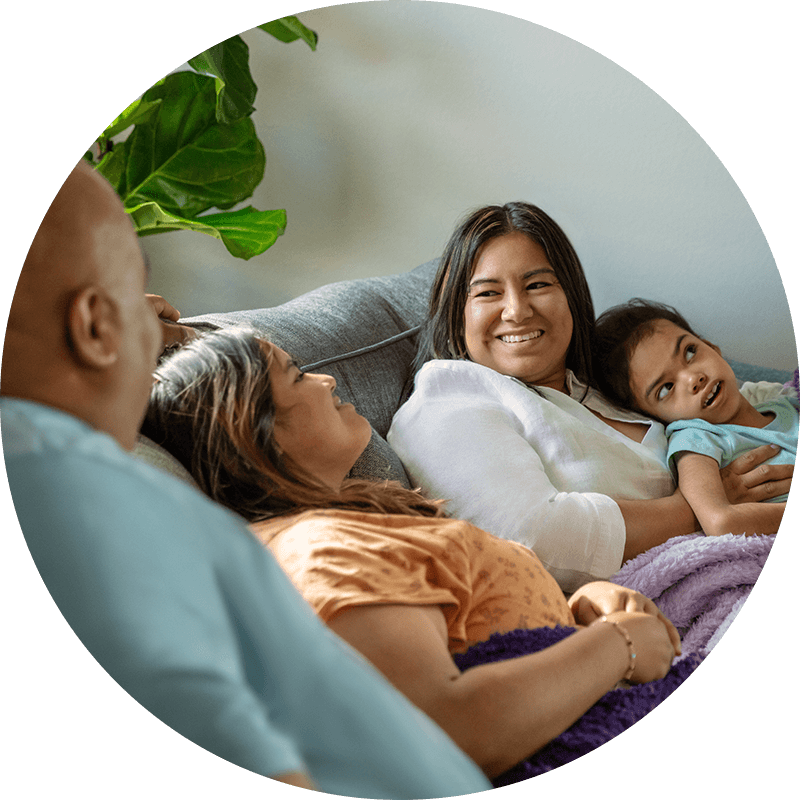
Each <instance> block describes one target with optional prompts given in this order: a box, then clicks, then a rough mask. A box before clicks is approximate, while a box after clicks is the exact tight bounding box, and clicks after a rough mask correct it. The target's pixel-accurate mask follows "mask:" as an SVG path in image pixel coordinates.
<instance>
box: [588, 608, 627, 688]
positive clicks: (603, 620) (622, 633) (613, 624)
mask: <svg viewBox="0 0 800 800" xmlns="http://www.w3.org/2000/svg"><path fill="white" fill-rule="evenodd" d="M592 625H604V626H608V627H609V628H612V629H613V630H614V635H615V636H618V637H620V639H621V641H622V642H623V643H624V645H625V651H626V653H627V657H628V661H627V666H626V668H625V674H624V675H623V676H622V680H624V681H629V680H630V679H631V678H632V677H633V673H634V671H635V670H636V649H635V647H634V644H633V639H631V635H630V633H629V632H628V629H627V628H626V627H625V626H624V625H623V624H622V623H620V622H619V621H617V620H614V619H609V617H607V616H605V615H603V616H602V617H599V618H598V619H596V620H595V621H594V622H593V623H592Z"/></svg>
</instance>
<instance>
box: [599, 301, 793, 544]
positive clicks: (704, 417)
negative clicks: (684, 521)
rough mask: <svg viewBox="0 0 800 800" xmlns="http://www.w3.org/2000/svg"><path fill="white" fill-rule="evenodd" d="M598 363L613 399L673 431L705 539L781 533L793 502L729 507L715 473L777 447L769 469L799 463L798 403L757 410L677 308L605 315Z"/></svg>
mask: <svg viewBox="0 0 800 800" xmlns="http://www.w3.org/2000/svg"><path fill="white" fill-rule="evenodd" d="M595 357H596V360H597V369H596V374H597V375H598V379H599V382H600V389H601V390H602V391H603V392H604V393H605V395H606V396H607V397H608V399H609V400H611V401H612V402H615V403H617V404H618V405H620V406H621V407H623V408H631V409H634V410H637V411H641V412H642V413H644V414H646V415H647V416H650V417H653V418H654V419H657V420H659V421H661V422H663V423H664V424H665V425H666V426H667V429H666V432H667V437H668V438H669V446H668V449H667V460H668V462H669V464H670V466H671V468H672V470H673V472H676V473H677V477H678V484H679V487H680V490H681V492H682V493H683V496H684V497H685V498H686V500H687V501H688V502H689V504H690V505H691V506H692V510H693V511H694V513H695V516H696V517H697V519H698V521H699V522H700V524H701V525H702V527H703V530H704V531H705V533H706V535H709V536H719V535H721V534H723V533H746V534H755V533H775V532H776V531H777V530H778V525H779V524H780V521H781V518H782V516H783V511H784V508H785V507H786V502H785V501H786V497H787V496H786V495H782V496H781V497H776V498H774V500H772V501H770V502H769V503H740V504H738V505H732V504H731V503H730V502H729V501H728V499H727V497H726V495H725V492H724V490H723V486H722V480H721V479H720V475H719V470H720V467H724V466H726V465H727V464H729V463H730V462H731V461H732V460H733V459H734V458H736V457H737V456H739V455H741V454H742V453H744V452H745V451H747V450H750V449H752V448H754V447H757V446H758V445H761V444H772V445H773V446H775V447H776V448H780V450H779V452H778V453H777V454H776V455H775V457H774V458H772V459H771V461H772V462H773V463H784V464H786V463H789V464H794V460H795V456H796V454H797V429H798V403H797V400H796V399H794V398H789V397H787V396H779V397H776V398H774V399H771V400H768V401H766V402H763V403H758V404H757V405H755V406H754V405H752V404H751V403H749V402H748V401H747V400H746V399H745V398H744V396H743V395H742V394H741V392H740V391H739V386H738V382H737V380H736V377H735V375H734V373H733V370H732V368H731V367H730V365H729V364H728V363H727V361H725V359H724V358H722V356H721V354H720V351H719V348H718V347H716V345H713V344H711V343H710V342H707V341H705V340H704V339H701V338H700V337H699V336H697V334H696V333H694V331H693V330H692V329H691V327H690V326H689V324H688V323H687V322H686V320H685V319H684V318H683V317H682V316H681V315H680V314H678V312H677V311H675V309H673V308H671V307H670V306H665V305H662V304H660V303H653V302H649V301H646V300H640V299H634V300H631V301H630V302H628V303H624V304H622V305H619V306H615V307H614V308H611V309H609V310H608V311H606V312H604V313H603V314H602V315H601V316H600V318H599V319H598V320H597V327H596V334H595Z"/></svg>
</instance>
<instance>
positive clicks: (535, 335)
mask: <svg viewBox="0 0 800 800" xmlns="http://www.w3.org/2000/svg"><path fill="white" fill-rule="evenodd" d="M543 333H544V331H533V333H526V334H524V335H523V336H501V337H500V340H501V341H503V342H505V343H506V344H516V343H517V342H527V341H529V340H530V339H538V338H539V337H540V336H541V335H542V334H543Z"/></svg>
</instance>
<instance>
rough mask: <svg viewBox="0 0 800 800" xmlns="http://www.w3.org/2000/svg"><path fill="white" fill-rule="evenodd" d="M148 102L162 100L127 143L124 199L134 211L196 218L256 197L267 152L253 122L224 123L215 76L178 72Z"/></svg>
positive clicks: (156, 88) (158, 86) (152, 91)
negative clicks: (155, 207) (149, 206)
mask: <svg viewBox="0 0 800 800" xmlns="http://www.w3.org/2000/svg"><path fill="white" fill-rule="evenodd" d="M144 98H145V100H147V101H151V100H154V99H162V100H163V102H162V103H160V104H159V105H158V107H157V108H156V109H155V112H154V114H153V115H152V116H151V118H150V119H149V121H148V122H147V123H146V124H143V125H137V126H136V127H135V128H134V130H133V132H132V133H131V135H130V136H129V137H128V138H127V139H126V140H125V145H126V148H127V153H126V156H127V157H126V164H125V176H124V186H123V191H121V192H120V195H121V197H122V199H123V202H124V204H125V207H126V208H127V209H130V208H133V207H134V206H137V205H139V204H141V203H146V202H149V201H154V202H156V203H158V204H159V205H160V206H161V207H162V208H163V209H164V210H165V211H167V212H169V213H171V214H175V215H177V216H180V217H189V218H191V217H194V216H196V215H197V214H200V213H202V212H203V211H207V210H208V209H210V208H220V209H227V208H230V207H231V206H233V205H235V204H236V203H239V202H241V201H242V200H245V199H247V198H248V197H250V195H252V193H253V191H254V190H255V188H256V186H258V184H259V183H260V182H261V179H262V178H263V177H264V167H265V164H266V157H265V155H264V147H263V146H262V144H261V142H260V140H259V138H258V136H257V134H256V129H255V125H254V124H253V121H252V120H251V119H250V118H249V117H245V118H243V119H240V120H239V121H238V122H235V123H233V124H231V125H223V124H219V123H217V121H216V113H215V100H216V92H215V87H214V79H213V78H211V77H209V76H206V75H198V74H196V73H193V72H178V73H174V74H172V75H168V76H167V77H166V78H165V79H164V80H163V81H159V83H157V84H156V85H155V86H154V87H152V88H151V89H150V90H148V91H147V92H146V93H145V94H144ZM115 151H116V148H115V150H113V151H112V153H113V152H115ZM120 185H121V186H122V185H123V183H122V182H120Z"/></svg>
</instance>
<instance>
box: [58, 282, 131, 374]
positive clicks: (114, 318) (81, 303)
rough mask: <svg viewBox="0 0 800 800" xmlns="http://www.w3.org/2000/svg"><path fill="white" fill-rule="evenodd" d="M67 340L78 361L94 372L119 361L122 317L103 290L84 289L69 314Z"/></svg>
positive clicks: (69, 309)
mask: <svg viewBox="0 0 800 800" xmlns="http://www.w3.org/2000/svg"><path fill="white" fill-rule="evenodd" d="M67 334H68V340H69V343H70V346H71V349H72V352H73V353H74V354H75V356H76V358H78V360H79V361H81V362H82V363H83V364H84V365H85V366H87V367H90V368H93V369H107V368H108V367H110V366H112V365H113V364H115V363H116V361H117V359H118V358H119V345H120V330H119V315H118V313H117V308H116V304H115V303H114V301H113V300H112V299H111V298H110V297H109V296H108V295H107V294H106V293H105V292H104V291H103V290H102V289H100V288H98V287H96V286H90V287H87V288H85V289H81V290H80V291H79V292H78V293H77V294H76V295H75V296H74V297H73V298H72V300H71V301H70V304H69V308H68V310H67Z"/></svg>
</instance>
